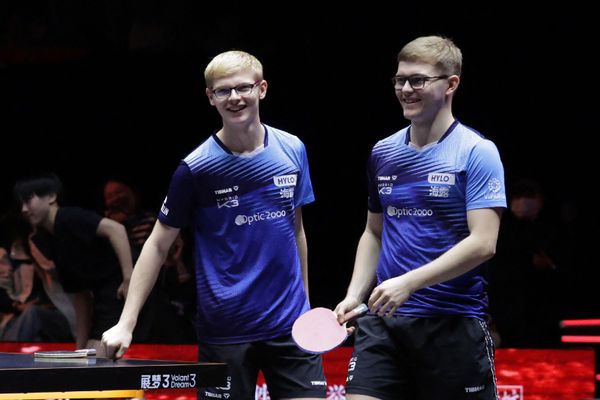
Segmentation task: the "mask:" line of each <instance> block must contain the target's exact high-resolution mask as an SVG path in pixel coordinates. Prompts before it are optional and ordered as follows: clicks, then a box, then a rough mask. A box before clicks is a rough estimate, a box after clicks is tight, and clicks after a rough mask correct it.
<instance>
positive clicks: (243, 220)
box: [235, 210, 287, 226]
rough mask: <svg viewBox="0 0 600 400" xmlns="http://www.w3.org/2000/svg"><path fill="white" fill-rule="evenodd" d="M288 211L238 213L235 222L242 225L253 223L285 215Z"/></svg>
mask: <svg viewBox="0 0 600 400" xmlns="http://www.w3.org/2000/svg"><path fill="white" fill-rule="evenodd" d="M286 215H287V212H286V211H285V210H278V211H262V212H259V213H256V214H252V215H238V216H237V217H235V224H236V225H237V226H242V225H245V224H248V225H252V224H253V223H255V222H260V221H266V220H269V219H277V218H281V217H285V216H286Z"/></svg>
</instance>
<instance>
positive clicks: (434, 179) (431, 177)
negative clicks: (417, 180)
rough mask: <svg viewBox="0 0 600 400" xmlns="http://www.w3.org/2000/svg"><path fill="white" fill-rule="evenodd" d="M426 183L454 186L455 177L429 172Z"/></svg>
mask: <svg viewBox="0 0 600 400" xmlns="http://www.w3.org/2000/svg"><path fill="white" fill-rule="evenodd" d="M427 182H429V183H442V184H444V185H454V182H455V175H454V174H444V173H441V172H430V173H429V174H427Z"/></svg>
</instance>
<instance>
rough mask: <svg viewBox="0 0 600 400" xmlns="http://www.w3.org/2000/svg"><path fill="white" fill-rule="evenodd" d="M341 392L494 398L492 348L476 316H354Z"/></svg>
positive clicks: (435, 399) (392, 397) (426, 399)
mask: <svg viewBox="0 0 600 400" xmlns="http://www.w3.org/2000/svg"><path fill="white" fill-rule="evenodd" d="M357 325H358V329H357V332H356V333H357V335H356V340H355V344H354V353H353V354H352V358H351V359H350V364H349V366H348V377H347V380H346V393H348V394H362V395H368V396H373V397H376V398H379V399H383V400H408V399H411V400H412V399H420V400H440V399H444V400H455V399H456V400H458V399H469V400H471V399H478V400H484V399H485V400H497V399H498V397H497V388H496V375H495V372H494V348H493V344H492V340H491V337H490V335H489V332H488V330H487V326H486V324H485V322H483V321H480V320H478V319H476V318H466V317H460V316H446V317H435V318H418V317H403V316H393V317H379V316H376V315H367V316H365V317H363V318H361V319H360V320H358V321H357Z"/></svg>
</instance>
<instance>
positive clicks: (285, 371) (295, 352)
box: [198, 335, 327, 400]
mask: <svg viewBox="0 0 600 400" xmlns="http://www.w3.org/2000/svg"><path fill="white" fill-rule="evenodd" d="M198 359H199V360H200V361H202V362H226V363H227V364H228V365H229V374H228V377H227V385H226V386H224V387H200V388H198V399H212V400H214V399H236V400H238V399H239V400H246V399H247V400H254V399H255V393H256V379H257V378H258V371H259V370H261V371H262V373H263V375H264V377H265V381H266V383H267V387H268V388H269V394H270V398H271V399H273V400H275V399H280V398H297V397H318V398H323V399H324V398H326V397H327V383H326V381H325V374H324V372H323V362H322V360H321V356H320V355H315V354H310V353H307V352H305V351H302V350H300V349H299V348H298V347H297V346H296V344H295V343H294V341H293V340H292V338H291V336H290V335H288V336H284V337H281V338H277V339H272V340H267V341H263V342H253V343H242V344H228V345H216V344H206V343H202V342H201V343H199V345H198Z"/></svg>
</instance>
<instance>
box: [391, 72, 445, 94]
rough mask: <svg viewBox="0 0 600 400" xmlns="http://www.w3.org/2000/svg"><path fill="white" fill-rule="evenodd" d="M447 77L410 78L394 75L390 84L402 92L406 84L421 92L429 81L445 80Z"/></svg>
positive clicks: (419, 76) (417, 76) (414, 76)
mask: <svg viewBox="0 0 600 400" xmlns="http://www.w3.org/2000/svg"><path fill="white" fill-rule="evenodd" d="M448 77H449V76H448V75H438V76H421V75H411V76H401V75H396V76H394V77H393V78H392V83H393V84H394V89H396V90H402V88H403V87H404V85H405V84H406V82H408V84H409V85H410V87H411V88H412V89H413V90H421V89H423V88H424V87H425V84H426V83H427V82H430V81H436V80H438V79H446V78H448Z"/></svg>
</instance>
